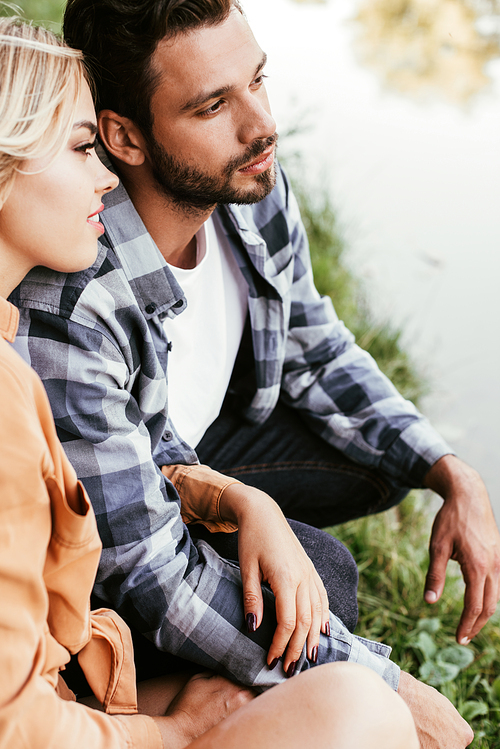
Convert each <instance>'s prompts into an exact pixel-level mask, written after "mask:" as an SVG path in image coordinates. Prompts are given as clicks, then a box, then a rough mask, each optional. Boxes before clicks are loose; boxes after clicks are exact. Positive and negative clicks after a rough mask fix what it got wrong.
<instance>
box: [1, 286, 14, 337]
mask: <svg viewBox="0 0 500 749" xmlns="http://www.w3.org/2000/svg"><path fill="white" fill-rule="evenodd" d="M18 325H19V310H18V309H17V307H14V305H13V304H11V303H10V302H8V301H7V300H6V299H3V298H2V297H0V335H1V336H2V338H4V339H5V340H6V341H9V343H13V342H14V340H15V338H16V333H17V328H18Z"/></svg>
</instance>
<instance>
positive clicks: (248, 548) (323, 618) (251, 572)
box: [220, 484, 329, 676]
mask: <svg viewBox="0 0 500 749" xmlns="http://www.w3.org/2000/svg"><path fill="white" fill-rule="evenodd" d="M220 512H221V515H222V516H223V517H224V518H227V519H228V520H230V521H231V522H236V523H237V524H238V556H239V564H240V569H241V578H242V581H243V602H244V607H245V616H246V620H247V625H248V627H249V629H250V631H253V630H255V629H257V627H258V626H259V625H260V623H261V621H262V615H263V608H264V606H263V600H262V590H261V583H263V582H267V583H268V584H269V585H270V586H271V589H272V591H273V593H274V596H275V599H276V618H277V622H278V626H277V628H276V631H275V633H274V637H273V641H272V643H271V647H270V649H269V653H268V657H267V662H268V664H270V665H272V664H273V662H274V663H275V661H276V660H277V659H278V658H280V657H281V656H282V655H283V653H284V652H285V649H286V657H285V660H284V663H283V668H284V670H285V672H286V673H287V675H288V676H293V674H294V673H295V667H296V662H297V660H298V658H299V656H300V654H301V652H302V648H303V647H304V643H305V642H306V640H307V654H308V658H309V659H310V660H311V661H313V662H315V661H316V659H317V657H318V644H319V633H320V630H323V632H327V631H328V627H329V611H328V598H327V595H326V591H325V588H324V585H323V583H322V581H321V578H320V577H319V575H318V573H317V572H316V570H315V568H314V566H313V564H312V562H311V560H310V559H309V557H308V556H307V554H306V553H305V551H304V549H303V548H302V546H301V544H300V543H299V541H298V540H297V537H296V536H295V534H294V533H293V531H292V530H291V528H290V526H289V525H288V523H287V521H286V519H285V516H284V515H283V513H282V512H281V510H280V508H279V507H278V505H277V504H276V502H274V501H273V500H272V499H271V497H269V496H268V495H267V494H264V492H261V491H259V490H258V489H255V488H253V487H250V486H245V485H244V484H231V485H230V486H228V487H227V488H226V489H225V490H224V493H223V495H222V499H221V506H220Z"/></svg>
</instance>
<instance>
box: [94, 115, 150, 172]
mask: <svg viewBox="0 0 500 749" xmlns="http://www.w3.org/2000/svg"><path fill="white" fill-rule="evenodd" d="M97 119H98V123H99V135H100V136H101V140H102V142H103V144H104V146H105V148H106V150H107V151H109V153H110V154H111V155H112V156H114V157H115V158H116V159H118V160H119V161H123V162H125V164H129V165H130V166H140V165H141V164H143V163H144V161H145V159H146V152H147V151H146V143H145V140H144V138H143V136H142V133H141V131H140V130H139V128H138V127H137V125H136V124H135V123H134V122H132V120H129V119H128V117H122V116H121V115H119V114H116V112H113V111H112V110H111V109H103V110H102V112H99V116H98V118H97Z"/></svg>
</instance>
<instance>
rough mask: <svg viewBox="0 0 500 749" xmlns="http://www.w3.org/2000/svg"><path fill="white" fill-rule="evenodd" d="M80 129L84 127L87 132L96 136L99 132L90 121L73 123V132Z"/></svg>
mask: <svg viewBox="0 0 500 749" xmlns="http://www.w3.org/2000/svg"><path fill="white" fill-rule="evenodd" d="M80 127H86V128H87V130H90V134H91V135H97V133H98V132H99V131H98V129H97V125H96V124H95V122H91V121H90V120H79V121H78V122H75V124H74V125H73V130H78V129H79V128H80Z"/></svg>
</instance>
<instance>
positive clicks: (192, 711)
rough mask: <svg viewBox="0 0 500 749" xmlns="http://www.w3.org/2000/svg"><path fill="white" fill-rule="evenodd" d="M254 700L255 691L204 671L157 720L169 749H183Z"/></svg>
mask: <svg viewBox="0 0 500 749" xmlns="http://www.w3.org/2000/svg"><path fill="white" fill-rule="evenodd" d="M254 697H255V692H254V691H253V690H251V689H246V688H245V687H242V686H240V685H239V684H234V683H233V682H232V681H229V680H228V679H225V678H224V677H223V676H219V675H217V674H213V673H211V672H209V671H204V672H202V673H199V674H195V675H194V676H193V677H192V678H191V679H190V680H189V681H188V682H187V684H186V686H185V687H184V688H183V689H181V691H180V692H179V694H178V695H177V697H175V699H174V700H173V701H172V702H171V704H170V705H169V708H168V710H167V712H166V716H165V717H155V718H154V721H155V723H156V725H157V726H158V728H159V730H160V733H161V735H162V739H163V744H164V746H165V748H166V749H167V748H168V749H183V747H185V746H189V744H191V742H192V741H194V740H195V739H196V738H197V737H198V736H201V735H202V734H204V733H206V732H207V731H208V730H210V728H213V726H215V725H217V723H220V721H221V720H223V719H224V718H227V716H228V715H231V713H233V712H234V711H235V710H237V709H238V708H239V707H242V706H243V705H246V703H247V702H249V701H250V700H252V699H253V698H254Z"/></svg>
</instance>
